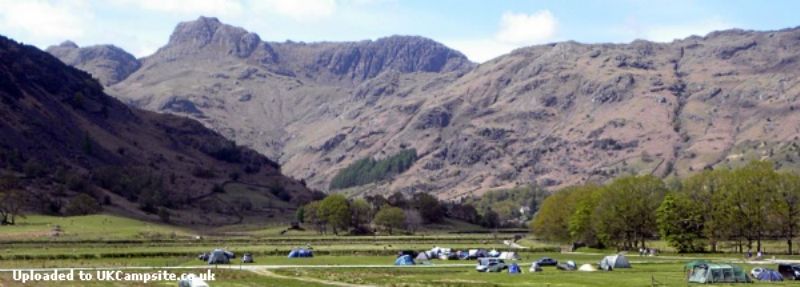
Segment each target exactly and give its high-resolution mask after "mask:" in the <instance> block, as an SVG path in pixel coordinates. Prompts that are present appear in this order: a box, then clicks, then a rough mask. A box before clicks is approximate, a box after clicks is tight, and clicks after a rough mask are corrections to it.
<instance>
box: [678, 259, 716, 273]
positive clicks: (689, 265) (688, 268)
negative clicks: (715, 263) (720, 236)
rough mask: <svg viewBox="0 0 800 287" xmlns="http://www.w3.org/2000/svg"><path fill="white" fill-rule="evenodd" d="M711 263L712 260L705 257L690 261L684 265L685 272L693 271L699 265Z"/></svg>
mask: <svg viewBox="0 0 800 287" xmlns="http://www.w3.org/2000/svg"><path fill="white" fill-rule="evenodd" d="M709 263H711V261H708V260H705V259H698V260H692V261H689V263H686V265H683V272H686V271H691V270H692V269H694V267H695V266H697V265H702V264H709Z"/></svg>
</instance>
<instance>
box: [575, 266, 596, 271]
mask: <svg viewBox="0 0 800 287" xmlns="http://www.w3.org/2000/svg"><path fill="white" fill-rule="evenodd" d="M578 271H584V272H594V271H597V268H594V266H592V264H583V265H581V267H580V268H578Z"/></svg>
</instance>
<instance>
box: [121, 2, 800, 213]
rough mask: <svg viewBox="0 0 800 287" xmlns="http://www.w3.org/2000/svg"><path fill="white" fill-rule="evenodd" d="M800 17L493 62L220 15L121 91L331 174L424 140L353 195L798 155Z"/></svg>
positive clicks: (414, 41) (179, 31)
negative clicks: (258, 27)
mask: <svg viewBox="0 0 800 287" xmlns="http://www.w3.org/2000/svg"><path fill="white" fill-rule="evenodd" d="M798 42H800V29H786V30H781V31H766V32H758V31H742V30H729V31H721V32H714V33H711V34H709V35H707V36H704V37H699V36H694V37H690V38H686V39H682V40H677V41H674V42H671V43H654V42H647V41H635V42H632V43H629V44H581V43H575V42H562V43H553V44H548V45H539V46H532V47H527V48H522V49H518V50H516V51H514V52H512V53H510V54H507V55H504V56H501V57H498V58H496V59H494V60H491V61H489V62H486V63H483V64H481V65H477V66H476V65H474V64H472V63H470V62H469V61H467V60H466V58H464V57H463V55H461V54H460V53H459V52H457V51H454V50H451V49H449V48H447V47H445V46H443V45H441V44H439V43H436V42H434V41H432V40H428V39H424V38H420V37H407V36H392V37H388V38H383V39H378V40H375V41H362V42H342V43H334V42H325V43H311V44H307V43H295V42H285V43H271V42H264V41H262V40H261V39H260V37H259V36H258V35H256V34H254V33H251V32H247V31H246V30H244V29H242V28H238V27H232V26H229V25H225V24H222V23H220V22H219V21H218V20H216V19H214V18H203V17H201V18H200V19H198V20H196V21H191V22H185V23H181V24H179V25H178V27H177V28H176V30H175V31H174V32H173V34H172V36H171V37H170V40H169V43H168V44H167V45H166V46H165V47H163V48H161V49H160V50H159V51H158V52H157V53H155V54H154V55H152V56H150V57H147V58H144V59H140V60H139V61H140V62H141V63H142V67H141V68H139V69H138V70H137V71H136V72H134V73H132V74H131V75H130V76H128V77H127V78H125V79H124V80H123V81H121V82H119V83H117V84H113V85H110V86H108V88H109V93H110V94H112V95H114V96H116V97H118V98H120V99H122V100H123V101H125V102H128V103H131V104H133V105H135V106H139V107H143V108H145V109H149V110H153V111H159V112H168V113H175V114H180V115H185V116H188V117H191V118H195V119H198V120H199V121H201V122H202V123H204V124H205V125H206V126H208V127H211V128H213V129H214V130H216V131H218V132H220V133H221V134H222V135H224V136H226V137H228V138H230V139H234V140H236V142H238V143H242V144H245V145H247V146H249V147H252V148H253V149H255V150H257V151H259V152H262V153H264V154H266V155H268V156H270V157H272V158H275V159H277V160H278V161H279V162H280V163H281V164H282V165H283V166H284V169H283V170H284V171H285V172H286V173H287V174H289V175H291V176H293V177H296V178H303V179H306V181H307V182H308V183H309V185H310V186H312V187H314V188H319V189H327V188H328V187H329V186H330V183H331V180H332V179H333V178H334V177H335V176H336V174H337V172H338V171H339V170H342V169H344V168H346V167H348V166H349V165H351V164H353V163H354V162H356V161H358V160H361V159H364V158H368V157H374V158H376V159H382V158H388V157H391V156H393V155H395V154H397V153H399V152H400V151H402V150H406V149H411V148H413V149H415V150H416V151H417V155H418V156H417V158H416V161H415V162H414V164H413V165H412V166H411V167H410V168H408V170H405V171H404V172H402V173H401V174H399V175H396V176H394V177H392V178H391V179H389V180H383V181H380V182H377V183H372V184H368V185H365V186H361V187H355V188H350V189H348V191H350V192H352V193H361V192H385V193H389V192H392V191H398V190H399V191H427V192H433V193H436V194H437V195H439V196H440V197H442V198H458V197H462V196H465V195H469V194H481V193H483V192H485V191H487V190H491V189H496V188H506V187H513V186H517V185H521V184H527V183H536V184H539V185H542V186H545V187H548V188H550V189H555V188H559V187H563V186H565V185H568V184H575V183H581V182H585V181H605V180H606V179H608V178H611V177H614V176H617V175H619V174H626V173H652V174H656V175H658V176H661V177H670V176H678V177H682V176H685V175H687V174H689V173H692V172H694V171H697V170H701V169H704V168H710V167H715V166H719V165H738V164H739V163H740V162H743V161H746V160H749V159H771V160H774V161H776V162H778V163H779V164H781V165H788V166H792V167H794V166H796V165H797V164H796V161H797V160H799V159H800V158H799V156H800V154H799V153H798V138H797V135H798V134H800V130H798V129H799V127H800V125H798V124H799V123H798V121H800V117H799V116H798V115H797V113H796V112H794V110H795V109H796V108H797V107H798V104H799V103H798V95H799V94H800V87H798V77H797V73H798V69H797V68H798V65H800V64H798V61H797V60H798V57H800V49H798V48H797V47H798V45H797V44H798Z"/></svg>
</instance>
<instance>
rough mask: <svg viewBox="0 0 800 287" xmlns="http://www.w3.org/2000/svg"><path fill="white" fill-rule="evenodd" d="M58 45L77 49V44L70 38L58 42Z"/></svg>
mask: <svg viewBox="0 0 800 287" xmlns="http://www.w3.org/2000/svg"><path fill="white" fill-rule="evenodd" d="M58 47H61V48H71V49H77V48H78V44H75V42H72V41H70V40H66V41H64V42H61V44H58Z"/></svg>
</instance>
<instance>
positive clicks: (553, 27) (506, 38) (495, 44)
mask: <svg viewBox="0 0 800 287" xmlns="http://www.w3.org/2000/svg"><path fill="white" fill-rule="evenodd" d="M557 30H558V20H557V19H556V17H555V16H553V13H551V12H550V11H549V10H540V11H536V12H534V13H531V14H525V13H514V12H505V13H503V15H502V16H501V17H500V23H499V24H498V29H497V32H495V34H494V35H493V37H490V38H483V39H455V40H449V41H447V40H445V41H444V43H445V44H447V45H448V46H450V47H452V48H454V49H456V50H459V51H461V52H462V53H464V54H465V55H466V56H467V58H469V59H470V60H472V61H475V62H479V63H482V62H485V61H488V60H491V59H493V58H495V57H497V56H500V55H503V54H506V53H509V52H511V51H513V50H514V49H516V48H520V47H524V46H530V45H535V44H542V43H546V42H548V41H552V40H553V39H554V38H555V36H556V32H557Z"/></svg>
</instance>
